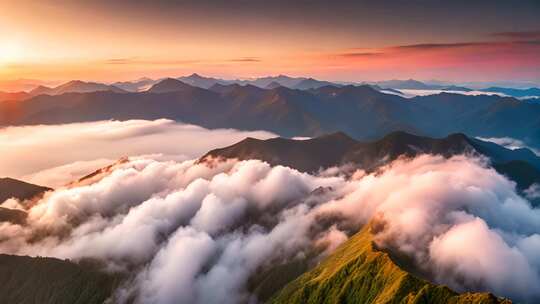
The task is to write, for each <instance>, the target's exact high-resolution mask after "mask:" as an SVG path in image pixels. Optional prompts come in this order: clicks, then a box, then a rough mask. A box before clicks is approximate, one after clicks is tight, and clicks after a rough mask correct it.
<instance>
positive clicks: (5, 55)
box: [0, 42, 22, 64]
mask: <svg viewBox="0 0 540 304" xmlns="http://www.w3.org/2000/svg"><path fill="white" fill-rule="evenodd" d="M21 55H22V48H21V47H20V45H19V44H17V43H14V42H0V64H5V63H11V62H14V61H17V60H19V59H20V58H21Z"/></svg>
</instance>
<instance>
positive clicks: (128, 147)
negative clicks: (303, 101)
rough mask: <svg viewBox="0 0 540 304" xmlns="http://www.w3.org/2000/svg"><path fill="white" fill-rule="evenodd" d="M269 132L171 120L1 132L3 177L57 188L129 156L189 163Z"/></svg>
mask: <svg viewBox="0 0 540 304" xmlns="http://www.w3.org/2000/svg"><path fill="white" fill-rule="evenodd" d="M248 136H251V137H255V138H261V139H265V138H270V137H275V136H276V135H274V134H272V133H269V132H263V131H261V132H258V131H257V132H244V131H237V130H232V129H217V130H208V129H205V128H202V127H198V126H194V125H189V124H183V123H177V122H174V121H171V120H167V119H159V120H153V121H149V120H129V121H99V122H89V123H73V124H64V125H39V126H22V127H7V128H0V142H1V143H2V145H1V146H0V168H2V172H1V174H2V175H3V176H8V177H12V178H21V179H24V180H25V181H28V182H33V183H37V184H43V185H46V186H52V187H57V186H60V185H63V184H65V183H66V182H70V181H72V180H73V179H74V178H79V177H81V176H83V175H86V174H88V173H90V172H92V171H93V170H95V169H98V168H100V167H103V166H104V165H105V164H107V163H111V162H112V161H113V160H116V159H119V158H120V157H124V156H135V155H142V154H154V153H159V154H162V155H164V157H168V158H169V159H177V160H186V159H190V158H194V157H198V156H200V155H201V154H202V153H205V152H207V151H209V150H211V149H214V148H217V147H223V146H227V145H230V144H233V143H235V142H238V141H240V140H242V139H244V138H245V137H248Z"/></svg>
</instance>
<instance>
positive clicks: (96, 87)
mask: <svg viewBox="0 0 540 304" xmlns="http://www.w3.org/2000/svg"><path fill="white" fill-rule="evenodd" d="M101 91H111V92H115V93H125V92H126V91H124V90H122V89H120V88H118V87H115V86H112V85H106V84H103V83H96V82H84V81H80V80H73V81H70V82H68V83H65V84H62V85H60V86H57V87H55V88H49V87H45V86H39V87H37V88H35V89H33V90H32V91H30V94H31V95H33V96H37V95H44V94H45V95H61V94H65V93H90V92H101Z"/></svg>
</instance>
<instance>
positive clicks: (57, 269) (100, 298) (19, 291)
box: [0, 254, 117, 304]
mask: <svg viewBox="0 0 540 304" xmlns="http://www.w3.org/2000/svg"><path fill="white" fill-rule="evenodd" d="M116 283H117V280H116V279H115V278H114V277H111V276H109V275H107V274H104V273H102V272H98V271H96V270H94V269H93V267H91V266H89V265H79V264H75V263H72V262H69V261H63V260H59V259H53V258H32V257H26V256H12V255H3V254H2V255H0V303H17V304H34V303H36V304H37V303H39V304H48V303H51V304H52V303H54V304H62V303H66V304H101V303H103V302H104V301H105V300H106V299H107V298H108V297H109V296H110V295H111V294H112V292H113V289H114V287H115V286H116Z"/></svg>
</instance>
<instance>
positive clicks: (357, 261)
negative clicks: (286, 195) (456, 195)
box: [269, 228, 511, 304]
mask: <svg viewBox="0 0 540 304" xmlns="http://www.w3.org/2000/svg"><path fill="white" fill-rule="evenodd" d="M269 303H273V304H278V303H287V304H291V303H299V304H300V303H302V304H303V303H362V304H363V303H409V304H412V303H453V304H458V303H467V304H469V303H470V304H488V303H504V304H508V303H511V302H510V301H509V300H506V299H499V298H497V297H495V296H493V295H492V294H489V293H464V294H458V293H456V292H454V291H452V290H451V289H449V288H448V287H446V286H437V285H434V284H431V283H429V282H427V281H424V280H422V279H419V278H417V277H415V276H413V275H412V274H410V273H408V272H406V271H403V270H402V269H401V268H399V267H398V266H397V265H396V264H395V263H394V262H393V261H392V260H391V259H390V257H389V256H388V254H387V253H384V252H382V251H378V250H376V249H375V248H373V246H372V235H371V233H370V231H369V228H364V229H363V230H362V231H360V232H359V233H357V234H356V235H354V236H353V237H352V238H351V239H349V240H348V241H347V242H346V243H344V244H343V245H342V246H340V247H339V248H338V249H337V250H336V252H335V253H333V254H332V255H331V256H330V257H328V258H327V259H326V260H324V261H323V262H321V263H320V264H319V265H318V266H317V267H316V268H314V269H313V270H311V271H309V272H306V273H305V274H303V275H302V276H300V277H298V278H297V279H296V280H294V281H293V282H291V283H289V284H288V285H287V286H285V287H284V288H283V289H282V290H281V291H280V292H278V293H277V294H276V295H275V296H274V297H273V298H272V299H271V300H270V301H269Z"/></svg>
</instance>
